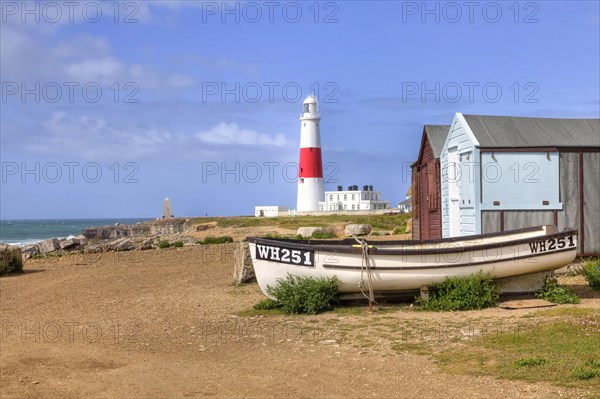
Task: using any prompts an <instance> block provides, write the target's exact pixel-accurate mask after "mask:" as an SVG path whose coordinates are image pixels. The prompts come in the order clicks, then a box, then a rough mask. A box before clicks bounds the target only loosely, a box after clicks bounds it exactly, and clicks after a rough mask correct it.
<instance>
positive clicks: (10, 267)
mask: <svg viewBox="0 0 600 399" xmlns="http://www.w3.org/2000/svg"><path fill="white" fill-rule="evenodd" d="M13 255H14V254H13V253H12V252H10V251H2V253H1V254H0V276H4V275H6V274H9V273H21V272H23V261H22V260H21V259H20V258H19V257H17V256H13Z"/></svg>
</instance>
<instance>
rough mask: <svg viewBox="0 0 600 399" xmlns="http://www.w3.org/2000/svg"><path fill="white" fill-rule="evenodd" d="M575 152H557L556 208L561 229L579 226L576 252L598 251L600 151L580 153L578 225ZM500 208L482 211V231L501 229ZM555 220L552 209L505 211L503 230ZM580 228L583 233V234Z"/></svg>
mask: <svg viewBox="0 0 600 399" xmlns="http://www.w3.org/2000/svg"><path fill="white" fill-rule="evenodd" d="M579 157H580V154H579V153H578V152H561V153H560V200H561V202H562V203H563V205H564V206H563V209H562V210H559V211H556V224H557V227H558V229H559V230H560V231H562V230H564V229H566V228H578V229H579V240H580V242H579V248H578V254H579V255H597V254H600V153H597V152H587V153H583V155H582V157H583V170H582V172H583V190H582V192H583V202H584V205H583V228H581V226H580V222H581V211H580V197H579V193H580V184H579V176H580V174H579V169H580V168H579V165H580V164H579V162H580V161H579ZM501 223H502V221H501V211H483V212H482V232H483V233H492V232H495V231H500V230H501ZM541 224H554V212H553V211H508V210H506V211H504V230H511V229H516V228H522V227H529V226H533V225H541ZM582 232H583V235H582Z"/></svg>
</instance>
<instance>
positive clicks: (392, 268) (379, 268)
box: [322, 247, 577, 272]
mask: <svg viewBox="0 0 600 399" xmlns="http://www.w3.org/2000/svg"><path fill="white" fill-rule="evenodd" d="M567 251H575V252H576V251H577V247H569V248H563V249H557V250H554V251H549V252H537V253H533V254H527V255H521V256H514V257H510V258H499V259H490V260H486V261H478V262H466V263H456V264H455V263H450V264H441V265H421V266H371V267H370V269H371V270H373V271H378V272H381V271H388V270H389V271H398V270H429V269H451V268H455V267H469V266H480V265H486V264H491V263H503V262H509V261H513V262H514V261H515V260H522V259H529V258H540V257H543V256H547V255H554V254H557V253H563V252H567ZM322 267H323V268H324V269H330V270H333V269H340V270H361V269H363V267H362V266H345V265H332V264H326V263H324V264H323V266H322Z"/></svg>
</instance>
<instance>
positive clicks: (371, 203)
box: [319, 186, 390, 212]
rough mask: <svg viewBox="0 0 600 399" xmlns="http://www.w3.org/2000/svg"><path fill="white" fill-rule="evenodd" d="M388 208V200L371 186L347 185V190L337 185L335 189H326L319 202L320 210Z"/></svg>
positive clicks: (372, 209)
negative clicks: (323, 198) (359, 187)
mask: <svg viewBox="0 0 600 399" xmlns="http://www.w3.org/2000/svg"><path fill="white" fill-rule="evenodd" d="M382 209H390V202H389V201H385V200H383V199H382V198H381V192H379V191H373V186H363V189H362V190H359V189H358V186H349V187H348V190H345V191H344V190H342V186H338V187H337V191H326V192H325V201H322V202H319V210H320V211H325V212H326V211H374V210H382Z"/></svg>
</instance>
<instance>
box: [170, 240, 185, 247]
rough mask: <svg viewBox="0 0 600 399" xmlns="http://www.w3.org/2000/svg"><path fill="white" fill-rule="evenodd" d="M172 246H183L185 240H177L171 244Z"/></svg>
mask: <svg viewBox="0 0 600 399" xmlns="http://www.w3.org/2000/svg"><path fill="white" fill-rule="evenodd" d="M171 246H172V247H175V248H182V247H183V241H175V242H174V243H173V244H171Z"/></svg>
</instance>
